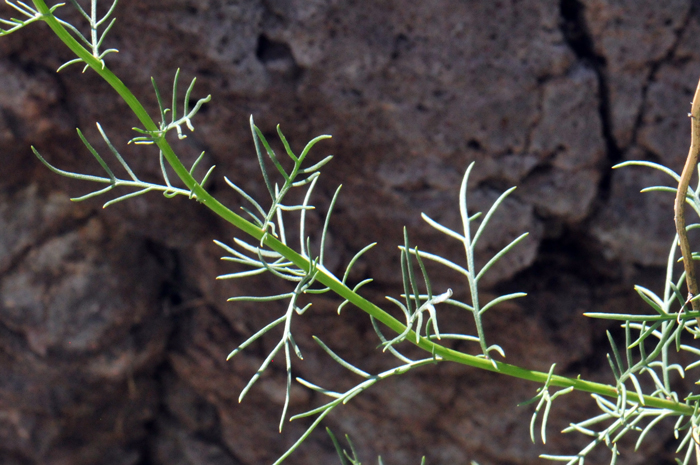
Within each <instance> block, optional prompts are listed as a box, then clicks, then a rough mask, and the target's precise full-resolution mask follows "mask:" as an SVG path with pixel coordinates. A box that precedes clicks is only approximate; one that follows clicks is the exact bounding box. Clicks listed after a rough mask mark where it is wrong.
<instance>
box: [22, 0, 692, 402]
mask: <svg viewBox="0 0 700 465" xmlns="http://www.w3.org/2000/svg"><path fill="white" fill-rule="evenodd" d="M32 2H33V3H34V6H35V7H36V8H37V10H38V11H39V12H40V13H42V14H43V15H44V16H43V18H42V20H43V21H44V22H46V24H48V25H49V27H50V28H51V29H52V30H53V32H54V33H55V34H56V35H57V36H58V38H59V39H61V41H62V42H63V43H64V44H66V46H68V48H70V49H71V51H73V53H75V54H76V56H78V57H79V58H81V59H82V60H84V61H85V63H87V64H88V65H89V66H90V67H91V68H92V69H93V70H94V71H95V72H96V73H97V74H99V75H100V76H101V77H102V78H103V79H104V80H105V81H107V83H109V84H110V85H111V86H112V88H113V89H114V90H115V91H116V92H117V93H118V94H119V95H120V96H121V97H122V99H123V100H124V102H126V104H127V105H128V106H129V108H131V110H132V111H133V112H134V114H135V115H136V117H137V118H138V119H139V121H140V122H141V124H142V125H143V126H144V128H145V129H146V130H147V131H154V132H155V131H157V130H158V126H157V125H156V123H155V122H154V121H153V120H152V119H151V117H150V116H149V114H148V112H147V111H146V110H145V108H144V107H143V105H141V102H139V100H138V99H137V98H136V97H135V96H134V94H132V93H131V91H130V90H129V89H128V88H127V87H126V86H125V85H124V83H123V82H122V81H121V80H120V79H119V78H118V77H117V76H116V75H115V74H114V73H112V71H110V70H109V68H108V67H107V66H103V63H102V62H100V61H99V60H98V59H96V58H95V57H94V56H92V54H91V53H90V52H89V51H88V50H86V49H85V48H84V47H83V46H81V45H80V44H79V43H78V41H76V40H75V39H74V38H73V36H71V35H70V33H68V31H66V29H65V28H64V27H63V25H62V24H61V23H59V22H58V20H57V19H56V18H55V17H54V16H53V15H52V14H51V13H50V11H49V8H48V7H47V6H46V3H45V2H44V0H32ZM695 101H696V102H698V103H700V99H698V98H696V99H695ZM694 121H697V119H695V120H694ZM156 144H157V145H158V148H159V149H160V150H161V151H162V152H163V156H164V157H165V159H166V160H167V161H168V163H169V164H170V166H171V167H172V168H173V170H174V171H175V173H176V174H177V176H178V177H179V178H180V179H181V180H182V182H183V183H185V185H186V186H187V188H188V189H190V190H191V191H192V193H193V194H194V195H195V196H196V198H197V200H198V201H199V202H201V203H203V204H204V205H205V206H207V207H208V208H209V209H210V210H212V211H213V212H214V213H215V214H216V215H218V216H220V217H221V218H223V219H224V220H226V221H228V222H229V223H231V224H232V225H233V226H235V227H236V228H238V229H240V230H241V231H243V232H245V233H246V234H249V235H250V236H252V237H254V238H255V239H257V240H261V239H262V238H263V236H265V239H264V244H265V245H267V246H268V247H269V248H271V249H272V250H274V251H276V252H278V253H280V254H282V255H283V256H284V257H285V258H287V259H288V260H289V261H291V262H292V263H294V265H296V266H298V267H299V268H300V269H303V270H307V271H308V270H309V267H310V264H309V261H308V260H307V259H306V258H304V257H303V256H301V255H299V254H298V253H296V252H295V251H294V250H292V249H290V248H289V247H287V246H286V245H284V244H282V243H281V242H280V241H279V240H277V239H276V238H274V237H272V236H271V235H270V234H264V232H263V231H262V230H261V229H260V228H258V227H257V226H255V225H254V224H252V223H250V222H249V221H247V220H245V219H244V218H242V217H241V216H239V215H237V214H236V213H234V212H232V211H231V210H229V209H228V208H227V207H226V206H224V205H223V204H221V203H220V202H219V201H218V200H216V199H215V198H214V197H212V196H211V194H209V193H208V192H207V191H206V190H204V189H203V188H202V186H200V185H199V183H198V182H197V181H196V180H195V179H194V177H192V175H191V174H190V173H189V171H188V170H187V168H185V166H184V165H183V164H182V162H180V159H179V158H178V157H177V155H176V154H175V152H174V151H173V149H172V148H171V147H170V144H168V142H167V141H166V140H165V138H160V139H159V140H157V141H156ZM316 280H317V281H318V282H320V283H322V284H324V285H325V286H327V287H329V288H330V289H331V290H332V291H333V292H335V293H336V294H337V295H338V296H340V297H342V298H343V299H346V300H348V301H349V302H350V303H352V304H353V305H355V306H356V307H358V308H360V309H361V310H363V311H365V312H366V313H368V314H369V315H371V316H372V317H374V318H375V319H377V320H378V321H380V322H382V323H383V324H384V325H386V326H388V327H389V328H390V329H391V330H393V331H395V332H396V333H397V334H401V333H402V332H403V331H404V330H405V329H406V326H404V325H403V323H401V322H400V321H399V320H397V319H396V318H394V317H392V316H391V315H390V314H388V313H387V312H385V311H384V310H382V309H381V308H379V307H377V306H376V305H375V304H373V303H372V302H370V301H368V300H367V299H365V298H364V297H362V296H360V295H359V294H357V293H355V292H353V291H352V289H350V288H349V287H347V286H346V285H345V284H343V283H341V282H340V280H338V278H336V277H335V276H334V275H332V274H331V273H329V272H327V271H326V270H321V269H320V270H318V274H317V276H316ZM406 340H408V341H411V342H412V343H413V344H415V345H417V346H418V347H420V348H421V349H423V350H425V351H426V352H428V353H431V354H434V355H435V356H436V357H440V358H442V359H443V360H446V361H452V362H456V363H461V364H463V365H469V366H472V367H475V368H480V369H482V370H487V371H492V372H496V373H500V374H503V375H508V376H512V377H515V378H521V379H525V380H528V381H534V382H536V383H539V384H544V383H546V382H547V380H548V379H549V385H550V386H555V387H564V388H567V387H573V388H574V389H576V390H578V391H584V392H590V393H595V394H599V395H602V396H606V397H612V398H617V397H618V392H617V390H616V389H615V387H613V386H610V385H605V384H600V383H594V382H591V381H585V380H582V379H579V378H576V379H573V378H567V377H564V376H558V375H553V376H551V377H550V376H549V374H548V373H544V372H540V371H533V370H527V369H525V368H521V367H518V366H514V365H510V364H507V363H502V362H498V361H492V360H488V359H485V358H482V357H476V356H474V355H469V354H465V353H462V352H458V351H456V350H452V349H448V348H446V347H444V346H441V345H439V344H435V343H434V342H431V341H429V340H428V339H426V338H424V337H419V338H418V342H415V341H416V335H415V333H414V332H413V331H411V332H409V335H408V337H407V338H406ZM627 399H629V400H630V401H632V402H639V401H640V397H639V396H638V395H637V394H636V393H632V392H628V393H627ZM643 399H644V402H643V403H644V404H645V405H646V406H648V407H656V408H663V409H668V410H670V411H673V412H675V413H676V414H678V415H692V414H693V408H692V407H691V406H689V405H686V404H681V403H678V402H674V401H672V400H667V399H660V398H658V397H652V396H643Z"/></svg>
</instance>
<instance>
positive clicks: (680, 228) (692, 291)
mask: <svg viewBox="0 0 700 465" xmlns="http://www.w3.org/2000/svg"><path fill="white" fill-rule="evenodd" d="M689 116H690V128H691V130H690V150H689V151H688V157H687V158H686V160H685V166H683V172H682V173H681V179H680V181H679V182H678V191H677V192H676V201H675V204H674V207H673V211H674V219H675V222H676V232H677V233H678V240H679V242H680V246H681V254H682V255H683V267H684V268H685V282H686V285H687V286H688V293H689V296H688V298H689V299H690V300H691V305H692V308H693V310H694V311H698V310H700V301H698V300H695V299H693V297H695V296H697V295H698V281H697V278H696V276H695V261H694V260H693V253H692V251H691V249H690V242H689V241H688V232H687V231H686V225H685V202H686V195H687V194H688V186H689V185H690V178H691V177H692V176H693V173H694V172H695V166H696V165H697V163H698V153H699V152H700V81H698V86H697V88H696V89H695V95H694V96H693V104H692V107H691V111H690V115H689ZM696 321H697V323H698V326H700V317H698V318H697V319H696Z"/></svg>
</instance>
